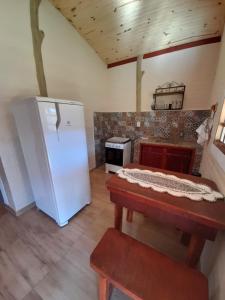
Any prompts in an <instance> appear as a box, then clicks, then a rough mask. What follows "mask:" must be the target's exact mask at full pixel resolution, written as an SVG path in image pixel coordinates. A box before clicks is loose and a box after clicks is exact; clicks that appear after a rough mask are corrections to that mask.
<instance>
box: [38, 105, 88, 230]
mask: <svg viewBox="0 0 225 300" xmlns="http://www.w3.org/2000/svg"><path fill="white" fill-rule="evenodd" d="M38 107H39V112H40V118H41V123H42V127H43V133H44V140H45V144H46V149H47V155H48V160H49V166H50V171H51V176H52V182H53V186H54V192H55V201H56V207H57V210H58V220H57V223H58V224H59V225H60V226H63V225H65V224H67V223H68V219H70V218H71V217H72V216H73V215H74V214H75V213H77V212H78V211H79V210H80V209H81V208H83V207H84V206H85V205H86V204H88V203H90V182H89V168H88V155H87V143H86V134H85V123H84V112H83V106H81V105H70V104H61V103H50V102H38ZM40 209H41V207H40Z"/></svg>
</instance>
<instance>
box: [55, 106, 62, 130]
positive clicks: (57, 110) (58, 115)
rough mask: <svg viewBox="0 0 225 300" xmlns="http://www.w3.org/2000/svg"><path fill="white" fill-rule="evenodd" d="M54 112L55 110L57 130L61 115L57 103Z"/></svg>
mask: <svg viewBox="0 0 225 300" xmlns="http://www.w3.org/2000/svg"><path fill="white" fill-rule="evenodd" d="M55 110H56V115H57V121H56V124H55V126H56V129H57V130H58V129H59V126H60V123H61V115H60V110H59V103H55Z"/></svg>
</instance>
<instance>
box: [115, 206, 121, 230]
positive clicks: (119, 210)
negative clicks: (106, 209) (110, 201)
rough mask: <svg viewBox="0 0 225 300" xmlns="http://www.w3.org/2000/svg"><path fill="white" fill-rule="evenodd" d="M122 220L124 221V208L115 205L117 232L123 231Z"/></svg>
mask: <svg viewBox="0 0 225 300" xmlns="http://www.w3.org/2000/svg"><path fill="white" fill-rule="evenodd" d="M122 220H123V207H122V206H120V205H118V204H115V220H114V227H115V229H117V230H120V231H121V230H122Z"/></svg>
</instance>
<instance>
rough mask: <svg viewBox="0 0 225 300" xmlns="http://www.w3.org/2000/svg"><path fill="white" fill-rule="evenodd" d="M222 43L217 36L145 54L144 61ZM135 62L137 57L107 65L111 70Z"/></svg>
mask: <svg viewBox="0 0 225 300" xmlns="http://www.w3.org/2000/svg"><path fill="white" fill-rule="evenodd" d="M220 41H221V36H215V37H210V38H207V39H201V40H198V41H193V42H190V43H185V44H181V45H177V46H172V47H169V48H165V49H162V50H157V51H153V52H149V53H146V54H144V56H143V59H146V58H151V57H155V56H159V55H162V54H167V53H171V52H175V51H180V50H184V49H188V48H193V47H198V46H202V45H207V44H214V43H219V42H220ZM135 61H137V56H135V57H131V58H128V59H124V60H120V61H116V62H114V63H110V64H108V65H107V67H108V69H110V68H113V67H117V66H120V65H124V64H128V63H131V62H135Z"/></svg>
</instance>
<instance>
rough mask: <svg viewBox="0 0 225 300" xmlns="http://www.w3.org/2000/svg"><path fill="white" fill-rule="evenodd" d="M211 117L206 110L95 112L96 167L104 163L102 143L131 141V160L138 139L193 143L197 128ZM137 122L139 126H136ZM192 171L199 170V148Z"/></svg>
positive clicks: (195, 138) (200, 152)
mask: <svg viewBox="0 0 225 300" xmlns="http://www.w3.org/2000/svg"><path fill="white" fill-rule="evenodd" d="M209 115H210V111H209V110H191V111H146V112H141V113H139V114H137V113H135V112H112V113H106V112H95V113H94V136H95V152H96V165H97V166H99V165H101V164H103V163H104V158H105V149H104V144H105V141H106V140H107V139H108V138H110V137H112V136H121V137H129V138H130V139H131V140H132V158H133V151H134V141H135V140H137V139H138V138H140V137H143V136H145V137H154V138H161V139H165V140H166V141H168V142H170V141H173V142H174V140H175V139H177V138H182V139H183V140H184V141H190V142H196V141H197V134H196V132H195V131H196V129H197V128H198V127H199V125H200V124H201V123H202V122H203V121H204V120H205V119H206V118H207V117H209ZM137 121H140V124H141V126H140V127H137V126H136V124H137ZM196 152H197V155H196V162H195V167H194V169H195V170H198V169H199V166H200V162H201V157H202V147H201V146H197V151H196Z"/></svg>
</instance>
